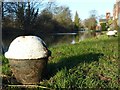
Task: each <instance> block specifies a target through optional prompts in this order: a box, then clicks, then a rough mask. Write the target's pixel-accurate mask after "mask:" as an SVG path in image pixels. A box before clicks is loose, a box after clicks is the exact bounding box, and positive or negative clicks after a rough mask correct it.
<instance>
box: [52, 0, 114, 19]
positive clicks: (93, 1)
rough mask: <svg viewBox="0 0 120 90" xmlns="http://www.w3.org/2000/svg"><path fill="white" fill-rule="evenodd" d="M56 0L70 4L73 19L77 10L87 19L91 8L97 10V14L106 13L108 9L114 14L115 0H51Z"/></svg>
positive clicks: (59, 2) (62, 3)
mask: <svg viewBox="0 0 120 90" xmlns="http://www.w3.org/2000/svg"><path fill="white" fill-rule="evenodd" d="M51 1H56V2H57V3H58V4H59V5H65V6H68V7H69V9H70V10H71V14H72V19H74V15H75V12H76V11H77V13H78V15H79V18H80V19H81V20H84V19H87V18H88V17H89V16H90V11H91V10H96V11H97V15H98V16H100V15H105V13H106V12H107V11H109V12H110V13H111V16H112V15H113V6H114V4H115V0H51Z"/></svg>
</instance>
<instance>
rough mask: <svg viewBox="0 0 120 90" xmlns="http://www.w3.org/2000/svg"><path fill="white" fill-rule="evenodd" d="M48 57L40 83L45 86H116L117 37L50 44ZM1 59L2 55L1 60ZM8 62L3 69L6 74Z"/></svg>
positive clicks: (117, 85) (7, 72) (117, 82)
mask: <svg viewBox="0 0 120 90" xmlns="http://www.w3.org/2000/svg"><path fill="white" fill-rule="evenodd" d="M50 50H51V51H52V57H51V58H50V60H49V62H48V67H47V71H48V73H47V75H46V77H45V79H44V80H43V81H42V82H40V85H42V86H45V87H49V88H118V87H119V80H118V38H117V37H109V38H108V37H107V36H104V35H102V36H100V37H98V38H91V39H87V40H84V41H81V42H80V43H76V44H74V45H71V44H61V45H57V46H54V47H50ZM4 60H5V61H6V59H5V58H4V59H3V63H5V62H4ZM7 65H8V62H6V63H5V64H3V67H2V68H3V73H4V74H6V75H8V74H9V73H10V72H9V67H8V66H7Z"/></svg>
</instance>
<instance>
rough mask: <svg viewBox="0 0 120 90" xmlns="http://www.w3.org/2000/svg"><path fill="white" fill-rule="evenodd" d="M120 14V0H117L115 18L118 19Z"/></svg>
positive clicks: (114, 9) (114, 11)
mask: <svg viewBox="0 0 120 90" xmlns="http://www.w3.org/2000/svg"><path fill="white" fill-rule="evenodd" d="M119 14H120V0H116V3H115V4H114V8H113V20H115V19H118V17H119Z"/></svg>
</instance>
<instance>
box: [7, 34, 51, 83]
mask: <svg viewBox="0 0 120 90" xmlns="http://www.w3.org/2000/svg"><path fill="white" fill-rule="evenodd" d="M50 55H51V52H50V51H49V50H48V49H47V47H46V44H45V43H44V41H43V40H42V39H40V38H39V37H37V36H19V37H17V38H16V39H14V40H13V41H12V43H11V44H10V46H9V49H8V51H7V52H6V53H5V57H6V58H8V60H9V64H10V67H11V70H12V72H13V75H14V76H15V78H16V80H17V81H18V82H20V83H22V84H39V82H40V80H41V79H42V76H43V73H44V71H45V69H46V66H47V62H48V57H49V56H50Z"/></svg>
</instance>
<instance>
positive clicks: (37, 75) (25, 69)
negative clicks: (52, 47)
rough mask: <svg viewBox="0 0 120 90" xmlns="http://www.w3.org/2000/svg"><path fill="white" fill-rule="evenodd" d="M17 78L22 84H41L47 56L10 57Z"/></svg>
mask: <svg viewBox="0 0 120 90" xmlns="http://www.w3.org/2000/svg"><path fill="white" fill-rule="evenodd" d="M9 64H10V67H11V70H12V72H13V74H14V76H15V78H16V80H17V81H18V82H20V83H22V84H39V83H40V80H41V79H42V76H43V75H42V74H43V72H44V71H45V69H46V65H47V58H45V59H32V60H20V59H19V60H16V59H9Z"/></svg>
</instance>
